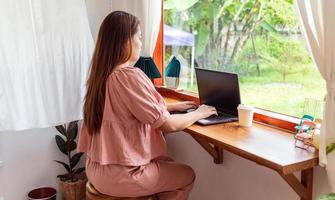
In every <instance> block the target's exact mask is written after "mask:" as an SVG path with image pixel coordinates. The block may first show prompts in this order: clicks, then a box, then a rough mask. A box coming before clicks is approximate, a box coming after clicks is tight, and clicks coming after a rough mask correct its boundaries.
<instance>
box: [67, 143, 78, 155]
mask: <svg viewBox="0 0 335 200" xmlns="http://www.w3.org/2000/svg"><path fill="white" fill-rule="evenodd" d="M76 148H77V144H76V142H74V141H71V140H68V141H66V142H65V152H66V153H67V152H70V151H73V150H75V149H76Z"/></svg>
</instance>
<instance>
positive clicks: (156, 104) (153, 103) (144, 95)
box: [112, 69, 170, 128]
mask: <svg viewBox="0 0 335 200" xmlns="http://www.w3.org/2000/svg"><path fill="white" fill-rule="evenodd" d="M113 77H114V79H115V80H114V81H112V82H113V84H114V85H113V86H112V88H113V89H115V91H116V92H117V93H118V96H119V97H120V100H122V101H123V102H124V104H125V105H126V107H127V108H128V110H129V112H131V113H132V114H133V115H134V116H135V118H136V119H138V120H139V121H141V122H142V123H145V124H150V125H151V126H152V127H154V128H158V127H160V126H162V125H163V124H164V122H165V121H166V120H167V118H168V117H169V116H170V113H169V112H168V111H167V110H166V105H165V102H164V99H163V98H162V96H161V95H160V94H159V93H158V92H157V91H156V89H155V87H154V85H153V84H152V83H151V81H150V80H149V79H148V78H147V77H146V75H145V74H144V73H143V72H142V71H141V70H140V69H138V70H124V71H119V72H117V74H116V75H115V76H113Z"/></svg>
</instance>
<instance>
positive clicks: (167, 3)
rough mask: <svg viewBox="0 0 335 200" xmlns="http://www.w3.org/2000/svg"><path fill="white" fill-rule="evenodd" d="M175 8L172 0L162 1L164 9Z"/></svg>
mask: <svg viewBox="0 0 335 200" xmlns="http://www.w3.org/2000/svg"><path fill="white" fill-rule="evenodd" d="M173 8H175V6H174V2H173V0H165V1H164V10H170V9H173Z"/></svg>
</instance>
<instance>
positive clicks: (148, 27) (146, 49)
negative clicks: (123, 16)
mask: <svg viewBox="0 0 335 200" xmlns="http://www.w3.org/2000/svg"><path fill="white" fill-rule="evenodd" d="M111 10H112V11H115V10H122V11H126V12H129V13H131V14H133V15H135V16H136V17H138V18H139V19H140V21H141V30H142V38H143V52H142V56H145V57H152V55H153V53H154V50H155V46H156V41H157V36H158V32H159V25H160V21H161V12H162V1H161V0H122V1H120V0H111Z"/></svg>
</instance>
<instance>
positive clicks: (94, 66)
mask: <svg viewBox="0 0 335 200" xmlns="http://www.w3.org/2000/svg"><path fill="white" fill-rule="evenodd" d="M138 26H139V20H138V19H137V18H136V17H135V16H133V15H131V14H129V13H126V12H123V11H114V12H112V13H110V14H109V15H108V16H107V17H106V18H105V19H104V21H103V22H102V24H101V26H100V30H99V34H98V38H97V42H96V46H95V49H94V53H93V57H92V62H91V66H90V72H89V78H88V80H87V83H86V87H87V93H86V96H85V103H84V123H85V125H86V127H87V130H88V132H89V133H90V134H94V133H96V132H98V131H99V130H100V127H101V123H102V117H103V111H104V105H105V96H106V94H105V93H106V92H105V91H106V82H107V78H108V76H109V75H110V74H111V73H112V71H113V69H114V68H115V66H118V65H120V64H123V63H125V62H126V61H128V60H129V59H130V57H131V52H132V46H131V39H132V37H133V36H134V35H135V33H136V31H137V28H138Z"/></svg>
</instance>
